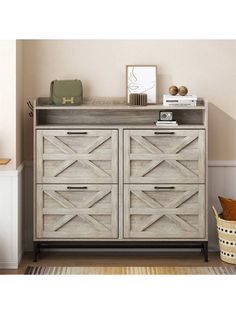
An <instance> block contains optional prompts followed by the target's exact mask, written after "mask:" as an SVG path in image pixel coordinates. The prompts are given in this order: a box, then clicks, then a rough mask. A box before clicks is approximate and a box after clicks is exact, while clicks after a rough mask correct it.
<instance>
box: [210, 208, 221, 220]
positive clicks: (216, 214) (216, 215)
mask: <svg viewBox="0 0 236 314" xmlns="http://www.w3.org/2000/svg"><path fill="white" fill-rule="evenodd" d="M212 210H213V213H214V215H215V217H216V219H218V218H219V215H218V213H217V210H216V209H215V207H214V206H212Z"/></svg>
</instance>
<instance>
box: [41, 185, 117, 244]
mask: <svg viewBox="0 0 236 314" xmlns="http://www.w3.org/2000/svg"><path fill="white" fill-rule="evenodd" d="M117 198H118V190H117V185H112V186H111V185H86V186H85V185H83V186H82V185H70V186H66V185H52V184H51V185H38V187H37V237H38V238H42V239H43V238H44V237H46V238H47V237H50V238H67V239H70V238H96V237H97V238H116V237H117V235H118V215H117V212H118V203H117Z"/></svg>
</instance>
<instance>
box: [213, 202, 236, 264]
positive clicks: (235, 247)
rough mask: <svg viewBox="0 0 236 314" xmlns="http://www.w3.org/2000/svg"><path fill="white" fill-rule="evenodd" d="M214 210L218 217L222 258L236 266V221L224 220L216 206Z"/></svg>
mask: <svg viewBox="0 0 236 314" xmlns="http://www.w3.org/2000/svg"><path fill="white" fill-rule="evenodd" d="M212 210H213V212H214V214H215V217H216V224H217V231H218V237H219V246H220V258H221V259H222V261H224V262H226V263H230V264H236V221H231V220H225V219H222V216H221V215H218V213H217V210H216V209H215V207H214V206H212Z"/></svg>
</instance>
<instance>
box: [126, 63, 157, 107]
mask: <svg viewBox="0 0 236 314" xmlns="http://www.w3.org/2000/svg"><path fill="white" fill-rule="evenodd" d="M132 93H134V94H137V93H145V94H147V103H148V104H156V103H157V66H156V65H127V66H126V101H127V103H128V104H129V102H130V101H129V95H130V94H132Z"/></svg>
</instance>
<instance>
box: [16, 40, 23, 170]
mask: <svg viewBox="0 0 236 314" xmlns="http://www.w3.org/2000/svg"><path fill="white" fill-rule="evenodd" d="M23 92H24V91H23V41H22V40H17V41H16V168H17V167H18V166H19V165H20V164H21V163H22V162H23V155H24V154H23V153H24V152H23V151H24V147H23V135H24V134H23V129H24V97H23V96H24V95H23Z"/></svg>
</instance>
